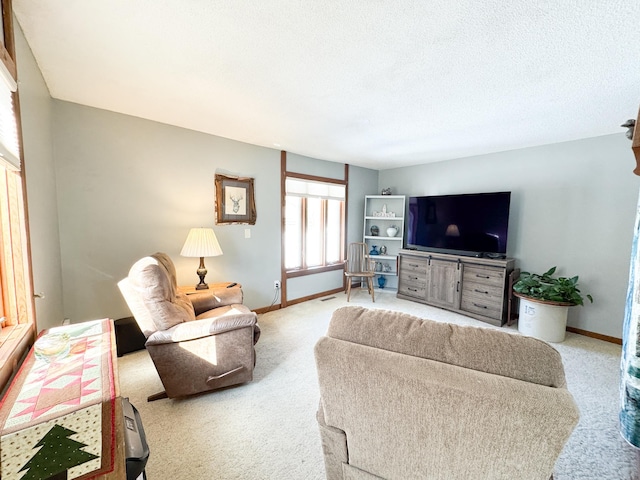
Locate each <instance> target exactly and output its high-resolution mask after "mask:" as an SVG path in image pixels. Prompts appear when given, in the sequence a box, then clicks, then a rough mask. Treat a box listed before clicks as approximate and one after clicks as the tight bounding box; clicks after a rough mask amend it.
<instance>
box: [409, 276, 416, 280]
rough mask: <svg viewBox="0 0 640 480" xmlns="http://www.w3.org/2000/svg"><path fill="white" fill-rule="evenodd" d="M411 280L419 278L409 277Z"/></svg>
mask: <svg viewBox="0 0 640 480" xmlns="http://www.w3.org/2000/svg"><path fill="white" fill-rule="evenodd" d="M409 278H410V279H411V280H418V277H409Z"/></svg>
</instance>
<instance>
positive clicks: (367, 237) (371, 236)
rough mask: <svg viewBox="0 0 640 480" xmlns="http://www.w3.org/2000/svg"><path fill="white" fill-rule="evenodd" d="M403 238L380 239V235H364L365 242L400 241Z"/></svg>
mask: <svg viewBox="0 0 640 480" xmlns="http://www.w3.org/2000/svg"><path fill="white" fill-rule="evenodd" d="M402 238H403V237H382V236H380V235H365V236H364V239H365V240H378V239H380V240H402Z"/></svg>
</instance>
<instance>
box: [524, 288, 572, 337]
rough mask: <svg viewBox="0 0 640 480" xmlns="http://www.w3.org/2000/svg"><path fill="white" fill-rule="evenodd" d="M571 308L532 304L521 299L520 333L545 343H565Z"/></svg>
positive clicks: (567, 306)
mask: <svg viewBox="0 0 640 480" xmlns="http://www.w3.org/2000/svg"><path fill="white" fill-rule="evenodd" d="M569 306H570V305H550V304H546V303H540V302H532V301H530V300H527V299H526V298H522V297H520V317H519V318H518V331H519V332H520V333H522V334H523V335H528V336H530V337H535V338H539V339H540V340H544V341H545V342H553V343H560V342H563V341H564V337H565V332H566V330H567V314H568V313H569Z"/></svg>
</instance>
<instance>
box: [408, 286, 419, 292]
mask: <svg viewBox="0 0 640 480" xmlns="http://www.w3.org/2000/svg"><path fill="white" fill-rule="evenodd" d="M407 290H411V291H412V292H417V291H418V289H416V288H411V287H407Z"/></svg>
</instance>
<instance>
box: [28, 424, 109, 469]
mask: <svg viewBox="0 0 640 480" xmlns="http://www.w3.org/2000/svg"><path fill="white" fill-rule="evenodd" d="M75 433H76V432H74V431H73V430H69V429H68V428H65V427H62V426H60V425H54V426H53V428H52V429H51V430H49V432H47V434H46V435H45V436H44V437H42V438H41V439H40V441H39V442H38V443H37V444H36V445H35V446H36V447H42V448H41V449H40V450H38V452H37V453H36V454H35V455H34V456H33V457H31V460H29V461H28V462H27V463H25V464H24V465H23V467H22V468H21V469H20V470H19V471H20V472H22V471H24V470H29V471H28V472H27V473H25V474H24V476H23V477H22V478H21V479H20V480H44V479H55V480H66V478H67V470H68V469H70V468H72V467H76V466H78V465H81V464H83V463H85V462H88V461H89V460H93V459H94V458H98V457H97V456H96V455H93V454H92V453H89V452H85V451H84V450H82V448H83V447H86V445H85V444H84V443H80V442H78V441H76V440H73V439H71V438H68V437H69V436H71V435H74V434H75ZM34 448H35V447H34Z"/></svg>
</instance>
